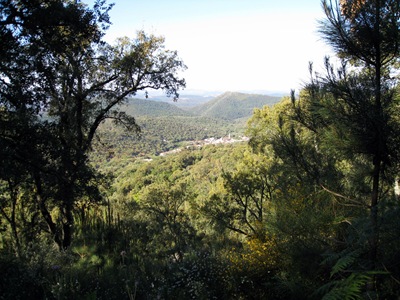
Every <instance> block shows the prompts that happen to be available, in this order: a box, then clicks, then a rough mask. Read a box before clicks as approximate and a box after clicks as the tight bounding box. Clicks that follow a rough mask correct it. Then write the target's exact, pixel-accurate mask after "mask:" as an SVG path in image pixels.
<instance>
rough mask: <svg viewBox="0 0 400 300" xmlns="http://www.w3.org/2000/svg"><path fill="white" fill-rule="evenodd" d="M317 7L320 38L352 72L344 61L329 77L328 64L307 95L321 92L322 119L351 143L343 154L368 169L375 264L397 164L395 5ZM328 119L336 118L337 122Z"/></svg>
mask: <svg viewBox="0 0 400 300" xmlns="http://www.w3.org/2000/svg"><path fill="white" fill-rule="evenodd" d="M322 3H323V7H324V10H325V14H326V20H325V21H324V22H322V23H321V30H320V31H321V33H322V37H323V38H324V39H325V40H326V41H327V42H328V43H329V44H330V45H332V46H333V48H334V50H335V51H336V53H337V54H338V56H339V57H340V58H342V60H343V61H347V62H348V63H349V64H350V66H351V67H352V70H351V71H349V70H348V69H349V68H348V67H347V66H346V65H345V64H344V63H343V67H342V68H341V69H340V70H339V71H338V72H337V73H336V74H334V72H333V68H332V67H331V66H330V65H329V64H328V63H327V76H326V77H325V78H321V79H320V80H319V79H316V80H313V81H312V83H311V85H310V86H309V87H308V88H309V89H310V91H311V95H312V97H314V95H316V94H317V93H319V92H323V93H324V94H325V95H328V97H330V98H331V99H332V100H331V101H332V102H331V103H330V104H329V105H323V106H324V107H325V108H326V109H327V111H328V112H329V113H330V114H331V115H330V117H328V118H326V116H325V119H330V120H329V121H328V122H329V123H330V124H335V126H336V128H338V129H339V131H340V132H341V134H344V138H346V139H348V140H349V141H352V142H351V143H350V144H349V145H351V148H348V149H345V150H346V151H348V152H349V153H351V154H352V155H355V154H364V155H365V156H367V157H368V159H369V161H370V163H371V165H372V172H371V190H370V203H369V210H370V222H371V230H372V233H371V235H370V239H369V244H370V245H369V246H370V259H371V261H372V262H376V259H377V251H378V241H379V228H378V226H379V225H378V207H379V201H380V197H381V196H382V191H383V184H384V180H385V177H386V174H385V172H387V170H388V168H389V167H390V166H394V165H397V164H398V155H397V154H398V153H397V149H396V148H398V146H399V141H398V139H397V138H396V137H397V135H398V132H397V131H396V129H397V128H396V126H397V125H396V124H395V120H394V112H395V111H396V109H395V107H396V106H395V100H396V97H397V95H396V90H395V87H396V86H398V81H397V79H396V77H394V76H393V67H394V66H395V65H396V63H397V62H398V61H399V56H398V53H399V50H400V49H399V47H400V46H399V45H400V23H399V19H400V2H399V1H398V0H373V1H365V0H358V1H350V0H347V1H345V0H341V1H340V2H338V1H335V2H332V1H327V0H324V1H323V2H322ZM316 91H318V92H317V93H315V92H316ZM333 118H337V119H336V122H334V120H333ZM337 121H342V124H339V122H337ZM344 126H348V128H347V129H345V128H344Z"/></svg>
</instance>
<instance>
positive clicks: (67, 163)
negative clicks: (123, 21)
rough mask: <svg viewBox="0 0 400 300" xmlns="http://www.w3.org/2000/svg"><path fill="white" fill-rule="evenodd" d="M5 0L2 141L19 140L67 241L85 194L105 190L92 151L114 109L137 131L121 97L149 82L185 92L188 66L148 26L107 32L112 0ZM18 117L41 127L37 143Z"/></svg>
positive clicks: (40, 200)
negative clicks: (114, 37)
mask: <svg viewBox="0 0 400 300" xmlns="http://www.w3.org/2000/svg"><path fill="white" fill-rule="evenodd" d="M0 5H1V8H2V9H1V11H2V14H1V25H2V27H1V32H0V33H1V39H2V41H4V45H5V46H4V47H2V50H1V51H2V53H1V56H2V58H1V66H0V68H1V69H0V71H1V76H0V77H1V78H2V81H1V105H2V108H3V109H2V122H3V124H4V126H3V128H2V132H1V138H2V140H1V141H2V143H4V144H5V145H8V147H9V148H10V149H12V150H11V152H8V153H7V155H9V158H11V159H12V161H14V162H16V163H19V164H23V165H24V166H25V167H26V169H27V170H28V172H29V176H30V182H31V184H32V187H33V188H34V190H35V194H36V200H35V201H36V202H37V207H38V208H39V210H40V212H41V215H42V217H43V219H44V220H45V222H46V223H47V225H48V228H49V231H50V233H51V235H52V236H53V237H54V241H55V242H56V243H57V244H58V246H59V247H60V249H67V248H68V247H69V246H70V244H71V239H72V229H73V223H74V217H73V212H74V205H75V202H76V200H77V199H78V198H79V197H81V196H83V195H85V194H86V195H89V198H90V199H92V200H96V199H99V197H100V195H99V192H98V187H97V184H96V178H97V176H96V173H95V171H94V170H93V169H91V167H90V166H89V164H88V159H87V154H88V152H89V151H90V150H91V145H92V142H93V139H94V138H95V136H96V131H97V129H98V127H99V125H100V124H101V123H102V122H103V121H105V120H106V119H112V120H114V121H115V122H116V123H119V124H122V125H124V126H125V127H126V128H127V129H128V130H134V131H137V130H138V129H139V128H138V126H137V125H136V123H135V120H134V118H133V117H131V116H129V115H127V114H125V113H123V112H120V111H118V109H117V108H118V106H119V105H121V104H123V102H124V99H125V98H126V97H127V96H132V95H135V94H136V93H137V92H138V91H140V90H148V89H163V90H165V92H166V94H167V95H168V96H173V97H174V99H177V98H178V97H179V94H178V90H179V89H180V88H182V87H184V86H185V81H184V80H183V79H180V78H178V77H177V73H178V72H179V71H180V70H183V69H185V66H184V64H183V62H182V61H181V60H180V59H179V58H178V56H177V52H175V51H168V50H166V49H165V48H164V44H163V43H164V39H163V38H160V37H155V36H153V35H150V36H148V35H146V34H145V33H144V32H139V33H138V37H137V38H136V39H129V38H121V39H119V40H118V41H117V43H116V44H115V45H113V46H112V45H109V44H107V43H105V42H104V41H102V39H101V38H102V36H103V35H104V31H105V30H106V29H107V27H108V25H109V18H108V11H109V10H110V9H111V7H112V6H111V5H110V6H107V5H105V1H96V3H95V5H94V7H93V9H89V8H87V7H86V6H85V5H84V4H82V3H80V2H79V1H77V2H70V1H61V0H60V1H59V0H57V1H50V0H43V1H40V0H38V1H8V0H3V1H1V3H0ZM44 16H46V17H44ZM51 16H54V17H51ZM11 116H16V117H15V118H14V119H13V120H11ZM16 124H21V126H20V127H24V128H25V127H26V128H28V130H29V132H32V133H33V135H32V137H34V138H32V139H31V140H30V143H29V145H23V143H21V142H20V138H21V137H23V138H25V137H26V132H16V130H15V129H14V128H15V127H16ZM25 146H27V148H26V147H25ZM28 149H29V150H28ZM54 209H56V210H57V211H58V217H57V218H54V217H53V216H54V211H53V212H52V210H54Z"/></svg>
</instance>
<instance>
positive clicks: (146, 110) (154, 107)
mask: <svg viewBox="0 0 400 300" xmlns="http://www.w3.org/2000/svg"><path fill="white" fill-rule="evenodd" d="M122 110H123V111H125V112H126V113H128V114H129V115H131V116H134V117H172V116H175V117H176V116H179V117H193V116H194V115H193V114H192V113H191V112H189V111H186V110H183V109H181V108H179V107H177V106H175V105H173V104H170V103H167V102H162V101H155V100H150V99H139V98H130V99H128V101H127V104H125V105H124V106H123V107H122Z"/></svg>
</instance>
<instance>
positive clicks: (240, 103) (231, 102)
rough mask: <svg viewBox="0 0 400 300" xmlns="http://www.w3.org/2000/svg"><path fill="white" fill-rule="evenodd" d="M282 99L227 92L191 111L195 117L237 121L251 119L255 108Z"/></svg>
mask: <svg viewBox="0 0 400 300" xmlns="http://www.w3.org/2000/svg"><path fill="white" fill-rule="evenodd" d="M280 99H281V97H272V96H267V95H256V94H244V93H233V92H226V93H224V94H222V95H220V96H218V97H216V98H214V99H213V100H211V101H209V102H207V103H205V104H203V105H200V106H197V107H194V108H192V109H190V110H189V111H190V112H192V113H193V114H195V115H200V116H204V117H210V118H218V119H225V120H236V119H240V118H246V117H250V116H251V115H252V113H253V110H254V108H256V107H257V108H261V107H263V106H264V105H272V104H274V103H277V102H279V100H280Z"/></svg>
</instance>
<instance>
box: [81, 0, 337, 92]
mask: <svg viewBox="0 0 400 300" xmlns="http://www.w3.org/2000/svg"><path fill="white" fill-rule="evenodd" d="M85 2H89V3H90V1H89V0H88V1H85ZM114 2H115V6H114V8H113V9H112V11H111V13H110V16H111V22H112V23H113V24H112V25H111V27H110V29H109V31H108V33H107V35H106V39H107V41H108V42H110V43H112V42H113V41H114V40H115V38H117V37H121V36H128V37H134V36H135V34H136V32H137V31H138V30H145V31H146V32H148V33H152V34H156V35H162V36H164V37H165V39H166V46H167V48H168V49H171V50H177V51H178V54H179V56H180V57H181V58H182V59H183V61H184V62H185V64H186V65H187V66H188V70H186V71H185V72H184V73H183V74H182V76H183V77H185V79H186V82H187V90H191V89H201V90H219V91H228V90H229V91H251V90H271V91H283V92H289V91H290V90H291V89H297V90H298V89H299V88H300V87H301V85H302V82H304V81H306V80H307V79H308V62H309V61H313V62H314V65H316V66H317V67H318V66H320V65H322V62H323V58H324V56H325V55H327V54H329V48H328V47H327V46H326V45H325V44H324V43H323V42H322V41H321V40H320V37H319V35H318V33H317V20H318V19H321V18H323V12H322V9H321V4H320V0H306V1H300V0H114Z"/></svg>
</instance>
